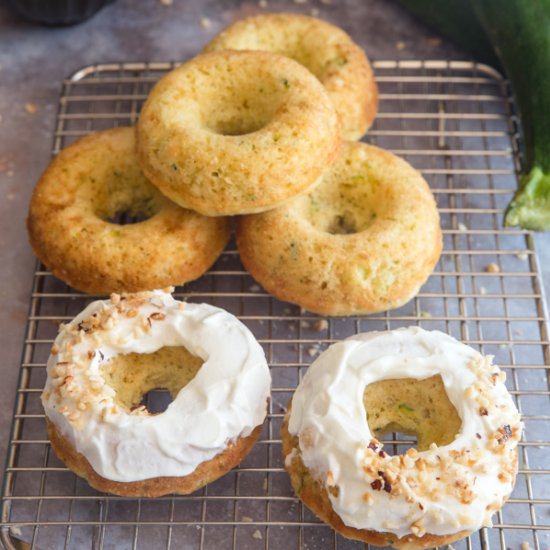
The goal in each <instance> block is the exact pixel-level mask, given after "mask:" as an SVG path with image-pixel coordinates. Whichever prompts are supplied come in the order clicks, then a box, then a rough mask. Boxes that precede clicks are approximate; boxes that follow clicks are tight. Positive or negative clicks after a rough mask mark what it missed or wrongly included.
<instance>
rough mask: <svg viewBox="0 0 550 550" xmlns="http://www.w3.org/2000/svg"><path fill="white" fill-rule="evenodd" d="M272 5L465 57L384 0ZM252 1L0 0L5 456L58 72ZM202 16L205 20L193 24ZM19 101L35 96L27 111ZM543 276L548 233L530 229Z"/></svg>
mask: <svg viewBox="0 0 550 550" xmlns="http://www.w3.org/2000/svg"><path fill="white" fill-rule="evenodd" d="M269 9H270V10H273V11H278V10H290V11H295V12H301V13H311V10H312V9H315V10H318V12H319V15H320V16H321V17H323V18H326V19H328V20H330V21H333V22H335V23H337V24H340V25H341V26H343V27H344V28H345V29H346V30H347V31H348V32H350V34H351V35H352V36H353V37H354V39H355V40H357V42H358V43H359V44H360V45H361V46H362V47H363V48H364V49H365V50H366V51H367V53H368V55H369V56H370V57H372V58H377V59H395V58H398V59H405V58H407V59H422V58H425V59H427V58H454V59H461V58H465V57H467V56H466V55H465V54H464V53H463V52H461V51H459V50H458V49H455V48H453V47H452V46H451V45H450V44H448V43H446V42H445V41H439V40H434V33H432V32H430V31H429V30H427V29H426V28H425V27H423V26H422V25H420V24H418V23H417V22H416V21H414V20H413V19H412V18H411V17H410V16H409V15H408V14H406V13H404V12H403V11H402V10H401V9H400V8H399V7H397V6H396V5H395V4H393V3H392V2H389V1H387V0H343V1H342V0H333V2H332V4H331V5H326V3H324V2H321V1H320V0H309V1H308V2H306V3H303V4H302V3H297V2H291V1H281V2H277V1H274V0H269ZM260 11H262V8H261V7H260V6H259V5H258V2H257V1H254V2H239V1H237V0H205V1H202V2H198V1H196V2H192V1H189V0H173V3H172V5H169V6H165V5H162V4H161V2H160V1H159V0H140V1H135V0H134V1H132V0H118V1H117V2H115V3H114V4H112V5H110V6H108V7H107V8H105V9H104V10H103V11H101V12H100V13H99V14H97V15H96V16H95V17H94V18H92V19H90V20H89V21H87V22H85V23H83V24H81V25H78V26H74V27H69V28H44V27H40V26H35V25H32V24H28V23H26V22H24V21H22V20H21V19H19V18H18V17H17V16H16V15H15V14H13V13H12V12H11V11H10V10H9V9H8V8H7V6H5V5H4V4H3V3H1V2H0V192H1V197H2V200H1V201H0V300H1V303H2V305H3V309H4V314H3V315H2V316H1V317H0V349H1V350H2V356H1V357H2V360H1V364H0V369H1V372H0V403H2V407H1V408H0V461H1V460H3V457H4V456H5V448H6V442H7V438H8V427H9V424H10V419H11V415H12V408H13V402H14V396H15V388H16V377H17V374H18V365H19V360H20V354H21V349H22V342H23V334H24V328H25V321H26V314H27V308H28V303H29V295H30V290H31V282H32V275H33V266H34V257H33V254H32V252H31V250H30V247H29V245H28V244H27V238H26V230H25V216H26V211H27V205H28V201H29V197H30V193H31V191H32V188H33V186H34V184H35V182H36V180H37V178H38V177H39V175H40V173H41V171H42V170H43V169H44V167H45V165H46V164H47V162H48V159H49V157H50V150H51V144H52V132H53V129H54V120H55V114H56V108H57V98H58V94H59V91H60V83H61V80H62V79H63V77H65V76H67V75H68V74H70V73H72V72H74V71H75V70H76V69H78V68H79V67H82V66H84V65H87V64H91V63H97V62H106V61H155V60H158V61H160V60H163V61H164V60H182V59H185V58H187V57H190V56H192V55H194V54H196V53H197V52H198V51H199V50H200V48H201V47H202V45H203V44H204V43H205V42H206V41H207V40H208V39H209V38H211V37H212V36H213V35H214V34H216V33H217V32H218V31H219V30H220V29H221V28H222V27H223V26H225V25H226V24H228V23H230V22H231V21H232V20H234V19H236V18H240V17H242V16H244V15H247V14H253V13H256V12H260ZM201 18H208V21H210V23H211V24H210V26H207V25H204V21H203V25H201ZM27 104H33V105H36V112H29V111H32V110H33V109H32V107H29V106H27V109H26V108H25V106H26V105H27ZM537 245H538V251H539V254H540V256H539V257H540V262H541V265H542V267H543V273H544V279H545V281H546V286H547V287H548V284H549V283H550V261H549V260H550V236H549V235H548V234H547V235H540V236H537Z"/></svg>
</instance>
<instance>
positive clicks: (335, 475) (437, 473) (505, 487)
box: [283, 327, 522, 548]
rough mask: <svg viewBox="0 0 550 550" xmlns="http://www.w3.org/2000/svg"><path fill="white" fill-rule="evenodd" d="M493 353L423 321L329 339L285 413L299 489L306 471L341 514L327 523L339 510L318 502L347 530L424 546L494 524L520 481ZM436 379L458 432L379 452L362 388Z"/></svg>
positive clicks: (514, 420)
mask: <svg viewBox="0 0 550 550" xmlns="http://www.w3.org/2000/svg"><path fill="white" fill-rule="evenodd" d="M491 360H492V358H491V357H483V356H482V355H481V354H479V353H478V352H477V351H475V350H474V349H472V348H470V347H469V346H466V345H464V344H462V343H461V342H458V341H457V340H455V339H454V338H452V337H450V336H448V335H446V334H443V333H441V332H438V331H433V332H428V331H425V330H422V329H420V328H417V327H409V328H403V329H398V330H394V331H389V332H373V333H370V334H362V335H358V336H355V337H352V338H350V339H347V340H344V341H342V342H338V343H336V344H334V345H333V346H331V347H330V348H329V349H327V350H326V351H325V352H324V353H323V354H322V355H320V356H319V358H318V359H317V360H316V361H315V362H314V363H313V364H312V365H311V366H310V367H309V369H308V371H307V373H306V375H305V377H304V379H303V381H302V382H301V383H300V385H299V387H298V389H297V390H296V392H295V394H294V396H293V399H292V408H291V411H290V412H289V415H288V418H287V421H288V433H289V434H290V438H294V442H295V443H294V444H293V447H292V448H291V447H290V446H289V445H286V450H284V451H283V452H284V454H285V455H286V459H285V465H286V467H287V469H289V472H291V475H292V476H294V480H293V485H294V487H295V489H296V488H297V487H296V485H297V483H295V481H296V479H298V477H296V476H301V481H300V483H302V485H300V486H299V488H298V492H299V491H302V490H303V489H304V487H303V485H304V484H305V483H306V482H305V481H304V479H306V478H307V476H309V475H311V476H312V477H313V478H314V479H315V480H316V482H318V483H319V484H320V486H321V490H320V491H318V494H321V493H323V494H326V495H328V498H329V499H330V505H331V506H332V511H333V512H334V513H335V514H336V515H337V516H338V518H339V519H338V520H337V521H334V522H331V521H330V516H331V515H332V512H330V513H329V512H327V511H326V509H325V510H323V509H322V506H320V505H317V504H316V503H314V504H313V508H312V509H314V511H316V513H318V515H320V516H321V517H322V518H323V516H325V517H329V522H331V524H333V526H335V525H336V527H335V528H337V526H338V525H340V524H341V523H343V525H344V526H345V527H346V529H347V530H348V532H347V533H345V534H347V535H348V536H351V537H352V538H359V539H361V540H367V541H373V540H374V541H375V542H376V544H392V545H394V546H397V547H409V548H414V547H428V546H433V545H437V543H441V542H442V541H444V540H449V541H451V540H455V539H456V538H460V537H462V536H465V535H466V534H468V532H472V531H474V530H477V529H479V528H480V527H482V526H486V525H490V524H491V516H492V514H493V513H494V512H495V511H496V510H498V509H500V507H501V506H502V505H503V503H504V501H505V500H506V499H507V498H508V496H509V495H510V493H511V491H512V489H513V484H514V479H515V474H516V472H517V448H516V447H517V443H518V440H519V439H520V436H521V430H522V423H521V422H520V416H519V413H518V411H517V409H516V407H515V405H514V403H513V401H512V398H511V396H510V394H509V393H508V391H507V390H506V387H505V384H504V378H505V375H504V373H502V372H501V371H500V370H499V368H498V367H497V366H495V365H492V364H491ZM437 375H439V376H440V377H441V380H442V382H443V386H442V387H444V392H446V394H447V397H448V399H449V401H450V403H451V404H452V405H453V406H454V408H455V409H456V413H457V414H458V417H459V419H458V420H459V423H458V426H460V427H459V429H458V433H457V434H456V436H455V438H454V440H453V439H452V435H453V434H450V438H451V440H450V442H449V443H448V444H446V445H442V446H439V447H438V446H437V445H435V444H431V445H430V446H429V448H428V449H427V450H424V451H422V452H417V451H416V449H409V451H407V453H406V454H404V455H397V456H391V455H390V454H389V453H387V452H385V451H382V444H381V443H380V442H379V441H378V440H377V439H376V438H375V436H374V435H373V433H371V429H370V428H369V424H368V422H367V417H369V418H370V416H371V415H373V417H374V413H375V411H373V410H366V411H365V405H364V395H365V390H366V388H367V387H368V386H369V385H370V384H374V383H376V382H379V381H383V380H394V379H413V382H414V383H416V381H420V380H426V379H428V378H429V377H433V376H437ZM402 383H403V381H401V384H402ZM411 410H412V409H411ZM365 412H366V414H365ZM438 421H439V420H438ZM444 421H445V419H441V422H444ZM460 421H461V422H460ZM390 431H391V430H390ZM283 433H284V429H283ZM283 448H284V449H285V436H284V435H283ZM298 456H299V458H300V459H301V463H300V464H299V465H298V462H295V461H296V459H297V457H298ZM300 467H301V468H302V469H303V468H304V467H305V469H306V470H307V475H306V474H304V472H303V471H302V472H300V473H298V472H299V469H300ZM309 494H313V493H312V490H310V491H309ZM304 502H306V501H305V500H304ZM306 503H307V504H308V505H309V504H311V503H308V502H306ZM316 507H317V508H316ZM333 517H334V516H333ZM323 519H324V518H323ZM340 520H341V522H340ZM349 528H352V529H349ZM381 533H383V534H384V537H383V538H376V536H375V535H377V534H381ZM364 534H366V535H367V536H362V535H364ZM371 534H372V535H373V536H374V538H372V537H370V535H371ZM369 537H370V538H369ZM396 537H397V538H399V540H396ZM403 537H404V538H403ZM434 537H435V538H434ZM437 537H440V538H437ZM445 537H447V538H445Z"/></svg>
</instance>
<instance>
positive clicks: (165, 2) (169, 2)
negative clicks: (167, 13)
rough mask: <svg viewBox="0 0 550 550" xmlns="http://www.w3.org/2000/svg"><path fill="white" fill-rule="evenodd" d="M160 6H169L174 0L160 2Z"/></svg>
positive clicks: (161, 0)
mask: <svg viewBox="0 0 550 550" xmlns="http://www.w3.org/2000/svg"><path fill="white" fill-rule="evenodd" d="M160 3H161V5H162V6H171V5H172V4H173V3H174V0H160Z"/></svg>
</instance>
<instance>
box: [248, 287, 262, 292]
mask: <svg viewBox="0 0 550 550" xmlns="http://www.w3.org/2000/svg"><path fill="white" fill-rule="evenodd" d="M248 290H250V292H259V291H260V290H261V288H260V285H250V286H249V287H248Z"/></svg>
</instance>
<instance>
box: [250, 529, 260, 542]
mask: <svg viewBox="0 0 550 550" xmlns="http://www.w3.org/2000/svg"><path fill="white" fill-rule="evenodd" d="M252 538H254V539H258V540H260V539H262V533H261V532H260V530H259V529H256V531H254V533H252Z"/></svg>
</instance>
